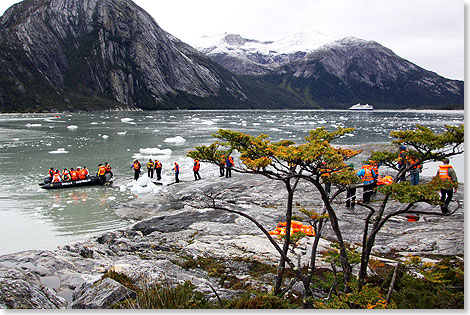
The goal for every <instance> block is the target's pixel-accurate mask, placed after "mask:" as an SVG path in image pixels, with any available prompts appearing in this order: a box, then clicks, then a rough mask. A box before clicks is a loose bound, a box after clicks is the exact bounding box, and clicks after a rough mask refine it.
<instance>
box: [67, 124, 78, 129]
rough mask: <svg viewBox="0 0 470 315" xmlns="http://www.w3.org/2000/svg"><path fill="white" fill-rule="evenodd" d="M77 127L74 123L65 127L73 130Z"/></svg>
mask: <svg viewBox="0 0 470 315" xmlns="http://www.w3.org/2000/svg"><path fill="white" fill-rule="evenodd" d="M77 128H78V126H76V125H70V126H67V129H69V130H75V129H77Z"/></svg>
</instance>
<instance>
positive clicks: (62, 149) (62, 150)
mask: <svg viewBox="0 0 470 315" xmlns="http://www.w3.org/2000/svg"><path fill="white" fill-rule="evenodd" d="M49 153H50V154H62V153H69V151H65V149H64V148H60V149H57V150H55V151H49Z"/></svg>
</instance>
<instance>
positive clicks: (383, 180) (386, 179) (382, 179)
mask: <svg viewBox="0 0 470 315" xmlns="http://www.w3.org/2000/svg"><path fill="white" fill-rule="evenodd" d="M392 183H393V178H392V176H390V175H387V176H379V178H378V179H377V185H390V184H392Z"/></svg>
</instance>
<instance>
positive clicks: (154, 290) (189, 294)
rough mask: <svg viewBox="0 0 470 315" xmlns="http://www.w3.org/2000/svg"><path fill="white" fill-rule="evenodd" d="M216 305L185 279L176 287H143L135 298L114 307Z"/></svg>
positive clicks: (156, 307) (191, 306)
mask: <svg viewBox="0 0 470 315" xmlns="http://www.w3.org/2000/svg"><path fill="white" fill-rule="evenodd" d="M215 306H216V305H214V304H213V303H210V302H209V301H208V300H207V299H206V295H205V294H204V293H202V292H199V291H197V290H196V286H195V285H193V284H192V283H191V282H189V281H186V282H185V283H183V284H179V285H177V286H176V287H171V286H169V285H161V284H156V285H152V286H150V287H147V288H145V289H143V290H142V291H141V292H140V293H139V294H137V298H136V299H129V300H126V301H124V302H121V303H118V304H117V305H115V307H114V308H130V309H135V308H137V309H207V308H214V307H215Z"/></svg>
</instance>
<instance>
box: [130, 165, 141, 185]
mask: <svg viewBox="0 0 470 315" xmlns="http://www.w3.org/2000/svg"><path fill="white" fill-rule="evenodd" d="M131 168H133V169H134V180H138V179H139V176H140V162H139V161H138V160H134V164H132V166H131Z"/></svg>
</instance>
